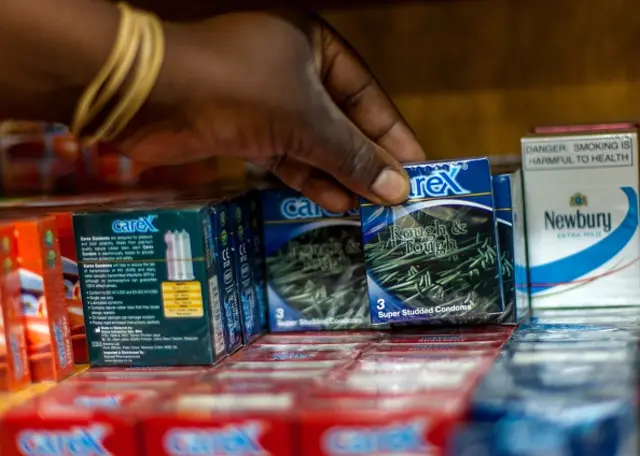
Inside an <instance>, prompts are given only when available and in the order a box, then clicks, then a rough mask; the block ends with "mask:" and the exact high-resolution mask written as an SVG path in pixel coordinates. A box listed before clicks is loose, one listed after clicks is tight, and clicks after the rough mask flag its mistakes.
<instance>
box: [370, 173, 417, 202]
mask: <svg viewBox="0 0 640 456" xmlns="http://www.w3.org/2000/svg"><path fill="white" fill-rule="evenodd" d="M371 191H372V192H373V193H375V194H376V196H377V197H378V198H380V199H382V200H384V201H386V202H387V203H395V204H398V203H401V202H402V201H404V200H405V198H406V197H407V193H408V192H409V183H408V182H407V177H406V176H404V175H403V174H401V173H399V172H398V171H396V170H394V169H385V170H384V171H382V172H381V173H380V174H379V175H378V177H377V178H376V180H375V181H374V182H373V185H372V186H371Z"/></svg>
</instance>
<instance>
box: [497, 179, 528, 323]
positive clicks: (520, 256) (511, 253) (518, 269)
mask: <svg viewBox="0 0 640 456" xmlns="http://www.w3.org/2000/svg"><path fill="white" fill-rule="evenodd" d="M492 181H493V199H494V204H495V210H496V218H497V220H498V242H499V251H500V264H499V265H500V276H501V281H502V282H501V285H502V298H503V307H504V314H503V316H502V319H501V321H502V322H505V323H518V322H521V321H523V320H524V319H526V318H527V317H528V316H529V311H530V309H529V293H528V277H527V269H526V267H527V257H526V237H525V229H524V204H523V200H522V179H521V174H520V171H515V172H513V173H510V174H499V175H494V176H493V179H492ZM516 284H518V285H516Z"/></svg>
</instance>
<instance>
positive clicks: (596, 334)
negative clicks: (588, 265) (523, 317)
mask: <svg viewBox="0 0 640 456" xmlns="http://www.w3.org/2000/svg"><path fill="white" fill-rule="evenodd" d="M637 344H638V334H637V327H636V328H632V327H628V326H627V327H626V328H625V327H614V326H605V325H598V326H589V325H574V326H572V325H534V326H523V327H521V328H520V329H518V330H517V331H516V332H515V333H514V337H513V339H512V341H511V342H510V343H509V344H508V345H507V346H505V347H504V349H503V351H502V353H501V355H500V358H499V360H498V361H497V362H496V364H495V365H494V366H493V368H492V369H491V371H490V372H489V373H488V374H487V375H486V376H485V378H484V380H483V381H482V382H481V383H480V385H479V386H478V388H477V389H476V391H475V393H474V400H473V402H472V406H471V419H472V422H471V423H470V424H469V425H468V426H467V427H466V429H465V430H463V431H461V433H460V435H458V436H457V438H456V440H455V441H454V443H453V447H454V448H453V450H452V454H455V455H457V456H466V455H469V456H475V455H476V454H481V453H482V454H491V455H495V456H515V455H518V456H519V455H523V454H527V455H534V454H542V453H544V454H562V455H563V456H564V455H566V456H585V455H593V456H599V455H612V456H627V455H634V454H638V452H637V451H638V448H637V443H638V440H637V439H638V433H637V429H638V420H637V411H636V407H637V372H636V368H637V365H636V361H637ZM471 449H474V450H475V451H476V452H473V451H471Z"/></svg>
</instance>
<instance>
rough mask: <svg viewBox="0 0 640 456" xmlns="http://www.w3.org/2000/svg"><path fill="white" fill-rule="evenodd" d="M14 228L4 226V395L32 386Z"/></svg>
mask: <svg viewBox="0 0 640 456" xmlns="http://www.w3.org/2000/svg"><path fill="white" fill-rule="evenodd" d="M17 268H18V255H17V246H16V242H15V230H14V227H13V225H12V224H9V223H5V224H0V392H7V391H9V392H12V391H17V390H20V389H23V388H25V387H26V386H27V385H29V383H31V371H30V368H29V358H28V356H27V342H26V338H25V327H24V316H23V314H22V302H21V300H20V280H19V278H18V271H17Z"/></svg>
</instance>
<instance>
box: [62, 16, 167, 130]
mask: <svg viewBox="0 0 640 456" xmlns="http://www.w3.org/2000/svg"><path fill="white" fill-rule="evenodd" d="M118 7H119V9H120V11H121V21H120V27H119V31H118V36H117V38H116V43H115V44H114V48H113V50H112V53H111V56H110V57H109V60H108V61H107V63H106V64H105V66H104V67H103V68H102V70H101V71H100V73H99V74H98V76H97V77H96V78H95V79H94V80H93V81H92V83H91V84H90V85H89V86H88V87H87V89H86V90H85V92H84V93H83V95H82V97H81V98H80V101H79V102H78V106H77V108H76V113H75V116H74V122H73V127H72V132H73V133H74V134H76V135H77V136H79V137H80V136H81V135H82V133H83V131H84V130H85V129H86V128H87V125H88V124H89V123H90V122H91V121H92V120H93V119H95V117H96V116H97V115H98V114H102V115H103V118H104V121H103V122H102V123H101V125H99V126H98V127H97V128H96V129H95V130H94V132H93V134H91V135H90V136H89V137H85V138H83V141H85V142H89V143H92V142H96V141H101V140H112V139H114V138H115V137H116V136H117V135H118V134H119V133H120V132H121V131H122V130H123V129H124V128H125V127H126V126H127V124H128V123H129V122H130V121H131V119H132V118H133V117H134V116H135V114H136V113H137V112H138V111H139V110H140V108H141V107H142V105H143V104H144V102H145V101H146V100H147V98H148V96H149V94H150V93H151V91H152V90H153V88H154V86H155V83H156V81H157V78H158V75H159V73H160V70H161V68H162V64H163V61H164V49H165V45H164V33H163V29H162V24H161V22H160V20H159V19H158V18H157V17H156V16H155V15H152V14H148V13H145V12H142V11H139V10H135V9H132V8H131V7H129V6H127V5H125V4H119V5H118ZM132 67H135V69H134V68H132ZM127 78H128V79H127ZM125 81H127V82H126V84H125ZM123 85H124V86H123ZM118 95H119V96H118ZM114 98H116V100H115V103H114V100H113V99H114ZM108 103H111V104H114V106H113V108H111V109H110V110H109V112H107V113H104V112H102V111H103V110H104V108H105V106H106V105H107V104H108Z"/></svg>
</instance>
